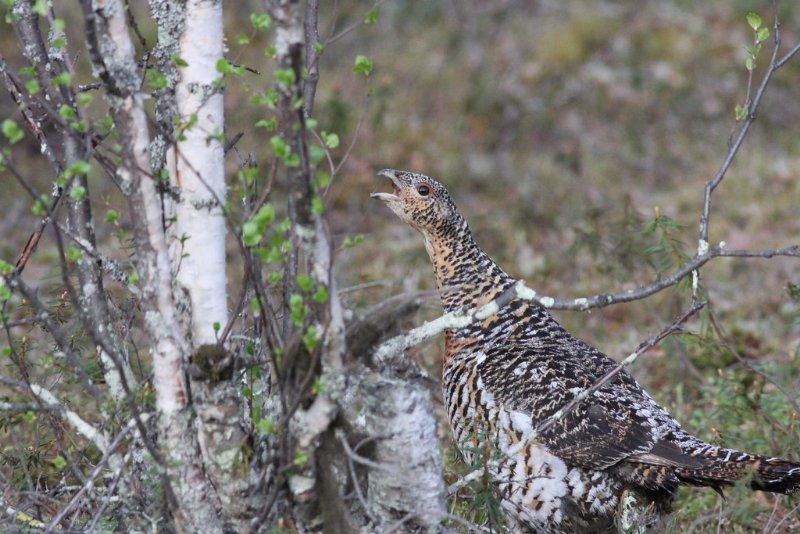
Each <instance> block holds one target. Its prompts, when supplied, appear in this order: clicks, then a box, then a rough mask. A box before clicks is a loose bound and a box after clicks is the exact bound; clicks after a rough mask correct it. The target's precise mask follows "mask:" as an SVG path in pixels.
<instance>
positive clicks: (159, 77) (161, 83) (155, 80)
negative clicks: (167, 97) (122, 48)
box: [145, 69, 169, 91]
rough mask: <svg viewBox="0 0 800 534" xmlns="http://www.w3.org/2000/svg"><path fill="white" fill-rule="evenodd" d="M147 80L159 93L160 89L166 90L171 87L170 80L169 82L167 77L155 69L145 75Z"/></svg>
mask: <svg viewBox="0 0 800 534" xmlns="http://www.w3.org/2000/svg"><path fill="white" fill-rule="evenodd" d="M145 80H147V83H148V85H149V86H150V87H151V88H152V89H153V90H154V91H158V90H159V89H166V88H167V87H168V86H169V80H167V77H166V76H164V75H163V74H161V73H160V72H158V71H156V70H153V69H150V70H148V71H147V74H146V75H145Z"/></svg>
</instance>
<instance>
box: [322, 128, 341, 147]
mask: <svg viewBox="0 0 800 534" xmlns="http://www.w3.org/2000/svg"><path fill="white" fill-rule="evenodd" d="M320 137H322V141H323V142H324V143H325V145H326V146H327V147H328V148H330V149H334V148H336V147H337V146H339V136H338V135H336V134H335V133H327V132H322V134H321V135H320Z"/></svg>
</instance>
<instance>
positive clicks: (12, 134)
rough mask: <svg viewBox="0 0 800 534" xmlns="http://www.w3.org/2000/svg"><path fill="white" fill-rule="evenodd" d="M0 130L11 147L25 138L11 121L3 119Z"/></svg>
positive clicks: (17, 126)
mask: <svg viewBox="0 0 800 534" xmlns="http://www.w3.org/2000/svg"><path fill="white" fill-rule="evenodd" d="M0 128H2V131H3V135H4V136H6V139H8V142H9V143H11V144H12V145H13V144H15V143H18V142H20V141H21V140H22V138H23V137H25V133H24V132H23V131H22V128H20V127H19V125H18V124H17V123H16V122H14V121H13V120H11V119H5V120H4V121H3V124H2V126H0Z"/></svg>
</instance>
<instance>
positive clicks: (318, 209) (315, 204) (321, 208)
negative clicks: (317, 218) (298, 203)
mask: <svg viewBox="0 0 800 534" xmlns="http://www.w3.org/2000/svg"><path fill="white" fill-rule="evenodd" d="M311 213H313V214H314V215H322V214H323V213H325V202H323V201H322V198H320V197H314V198H313V199H311Z"/></svg>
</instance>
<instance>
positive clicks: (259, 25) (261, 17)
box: [250, 13, 272, 31]
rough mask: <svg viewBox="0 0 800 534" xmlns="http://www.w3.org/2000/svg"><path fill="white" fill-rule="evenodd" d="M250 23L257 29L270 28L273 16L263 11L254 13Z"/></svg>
mask: <svg viewBox="0 0 800 534" xmlns="http://www.w3.org/2000/svg"><path fill="white" fill-rule="evenodd" d="M250 23H251V24H252V25H253V28H254V29H256V30H261V31H263V30H268V29H269V27H270V26H271V25H272V18H271V17H270V16H269V15H267V14H266V13H261V14H256V13H252V14H251V15H250Z"/></svg>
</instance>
